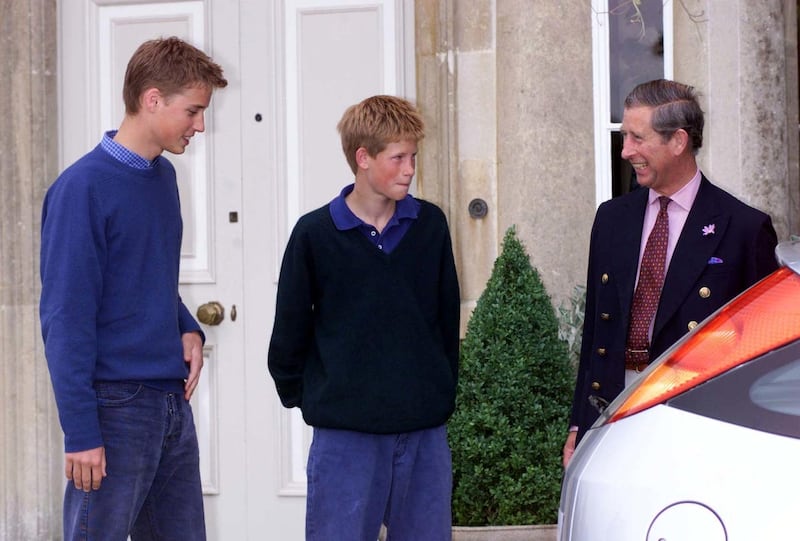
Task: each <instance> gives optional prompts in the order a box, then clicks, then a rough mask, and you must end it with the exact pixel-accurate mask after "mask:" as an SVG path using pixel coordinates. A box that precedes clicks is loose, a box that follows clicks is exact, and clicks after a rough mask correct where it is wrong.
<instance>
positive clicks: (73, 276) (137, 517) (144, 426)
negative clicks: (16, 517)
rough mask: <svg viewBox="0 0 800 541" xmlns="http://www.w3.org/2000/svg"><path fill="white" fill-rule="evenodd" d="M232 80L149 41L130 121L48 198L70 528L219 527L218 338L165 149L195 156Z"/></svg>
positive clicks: (147, 534) (70, 536) (47, 249)
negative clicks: (214, 357) (200, 397)
mask: <svg viewBox="0 0 800 541" xmlns="http://www.w3.org/2000/svg"><path fill="white" fill-rule="evenodd" d="M226 84H227V82H226V80H225V79H224V78H223V76H222V69H221V68H220V67H219V66H218V65H217V64H215V63H214V62H212V61H211V59H210V58H209V57H208V56H206V55H205V53H203V52H202V51H200V50H198V49H196V48H195V47H193V46H191V45H189V44H188V43H186V42H184V41H182V40H179V39H178V38H168V39H158V40H152V41H147V42H145V43H144V44H142V45H141V46H140V47H139V48H138V49H137V50H136V52H135V53H134V55H133V57H132V58H131V60H130V62H129V63H128V68H127V71H126V74H125V83H124V87H123V98H124V101H125V117H124V119H123V121H122V124H121V125H120V128H119V130H117V131H109V132H107V133H106V134H105V136H104V137H103V139H102V140H101V142H100V144H99V145H97V147H95V148H94V150H92V151H90V152H89V153H88V154H86V155H85V156H83V157H82V158H81V159H79V160H78V161H77V162H75V163H74V164H73V165H72V166H70V167H69V168H68V169H66V170H65V171H64V172H63V173H62V174H61V176H60V177H59V178H58V179H57V180H56V181H55V183H54V184H53V185H52V186H51V187H50V189H49V190H48V192H47V196H46V197H45V201H44V208H43V212H42V252H41V277H42V297H41V301H40V316H41V324H42V335H43V337H44V343H45V355H46V357H47V363H48V367H49V369H50V376H51V380H52V383H53V390H54V392H55V398H56V404H57V406H58V413H59V418H60V420H61V426H62V429H63V431H64V447H65V451H66V455H65V472H66V476H67V479H68V480H69V481H70V482H68V483H67V487H66V491H65V495H64V539H66V540H75V539H103V540H111V541H115V540H118V541H125V540H126V539H127V538H128V536H129V535H130V537H131V539H133V540H134V541H138V540H149V539H171V540H183V539H185V540H187V541H188V540H191V541H197V540H203V539H205V524H204V519H203V497H202V492H201V486H200V468H199V451H198V445H197V436H196V433H195V427H194V421H193V418H192V410H191V408H190V407H189V398H190V397H191V395H192V393H193V392H194V390H195V388H196V386H197V382H198V380H199V377H200V369H201V368H202V366H203V353H202V345H203V344H202V341H203V336H202V333H201V331H200V328H199V326H198V324H197V322H196V321H195V320H194V318H193V317H192V315H191V314H190V313H189V311H188V310H187V308H186V306H184V304H183V303H182V302H181V299H180V297H179V295H178V267H179V265H180V248H181V235H182V222H181V214H180V205H179V202H178V186H177V182H176V178H175V169H174V168H173V166H172V165H171V164H170V162H169V161H168V160H167V159H166V158H165V157H162V156H161V153H162V152H163V151H164V150H167V151H169V152H172V153H173V154H182V153H183V152H184V150H185V149H186V146H187V145H188V144H189V140H190V139H191V137H192V136H193V135H195V133H197V132H202V131H203V130H204V129H205V125H204V118H203V117H204V111H205V109H206V108H207V107H208V105H209V101H210V100H211V93H212V91H213V90H214V89H215V88H222V87H224V86H226ZM106 465H107V467H106Z"/></svg>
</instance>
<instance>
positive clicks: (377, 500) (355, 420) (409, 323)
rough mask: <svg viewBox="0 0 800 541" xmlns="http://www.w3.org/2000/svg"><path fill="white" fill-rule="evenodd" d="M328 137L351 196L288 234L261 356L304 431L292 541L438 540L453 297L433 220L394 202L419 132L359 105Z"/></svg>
mask: <svg viewBox="0 0 800 541" xmlns="http://www.w3.org/2000/svg"><path fill="white" fill-rule="evenodd" d="M338 129H339V133H340V135H341V139H342V148H343V150H344V153H345V157H346V158H347V162H348V164H349V165H350V168H351V169H352V170H353V173H354V174H355V183H354V184H351V185H349V186H347V187H345V188H344V189H343V190H342V192H341V194H340V195H339V196H338V197H336V198H335V199H334V200H333V201H331V203H330V204H328V205H325V206H324V207H322V208H320V209H317V210H315V211H313V212H310V213H308V214H306V215H305V216H303V217H302V218H300V220H299V221H298V222H297V224H296V226H295V228H294V231H293V232H292V235H291V237H290V239H289V243H288V246H287V247H286V252H285V254H284V258H283V264H282V267H281V273H280V280H279V283H278V295H277V307H276V313H275V325H274V327H273V332H272V339H271V342H270V347H269V370H270V373H271V375H272V377H273V378H274V380H275V385H276V387H277V390H278V394H279V396H280V399H281V402H282V403H283V405H284V406H286V407H289V408H291V407H299V408H301V410H302V412H303V418H304V419H305V421H306V422H307V423H308V424H309V425H311V426H312V427H314V436H313V441H312V444H311V449H310V451H309V457H308V465H307V477H308V498H307V508H306V539H307V540H308V541H330V540H335V539H359V540H364V541H372V540H374V539H376V538H377V536H378V533H379V530H380V526H381V523H384V524H385V525H386V527H387V533H388V539H391V540H394V541H404V540H406V541H429V540H430V541H445V540H447V541H449V540H450V537H451V520H450V493H451V485H452V473H451V462H450V449H449V447H448V444H447V434H446V429H445V422H446V421H447V419H448V418H449V417H450V414H451V413H452V412H453V408H454V403H455V390H456V380H457V376H458V339H459V337H458V333H459V303H460V298H459V297H460V296H459V289H458V280H457V277H456V268H455V264H454V260H453V253H452V246H451V242H450V233H449V229H448V227H447V222H446V220H445V217H444V214H443V213H442V211H441V210H440V209H439V208H438V207H437V206H435V205H433V204H431V203H428V202H426V201H423V200H420V199H416V198H414V197H412V196H411V195H409V193H408V190H409V185H410V184H411V180H412V177H413V176H414V170H415V161H416V154H417V142H418V141H419V140H420V139H422V137H423V135H424V132H423V129H424V128H423V123H422V119H421V117H420V115H419V113H418V111H416V109H415V108H414V107H413V106H412V105H411V104H410V103H408V102H407V101H406V100H403V99H400V98H396V97H393V96H373V97H371V98H367V99H366V100H364V101H362V102H361V103H359V104H357V105H354V106H352V107H350V108H349V109H347V111H346V112H345V113H344V116H343V117H342V119H341V121H340V122H339V125H338Z"/></svg>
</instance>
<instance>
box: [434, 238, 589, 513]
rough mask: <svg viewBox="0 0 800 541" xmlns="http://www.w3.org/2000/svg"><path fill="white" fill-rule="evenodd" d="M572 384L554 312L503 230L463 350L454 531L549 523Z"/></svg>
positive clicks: (452, 434) (453, 429)
mask: <svg viewBox="0 0 800 541" xmlns="http://www.w3.org/2000/svg"><path fill="white" fill-rule="evenodd" d="M572 385H573V376H572V369H571V367H570V363H569V360H568V353H567V346H566V344H565V343H564V342H562V341H561V340H559V338H558V321H557V319H556V316H555V311H554V309H553V305H552V304H551V301H550V298H549V296H548V295H547V292H546V291H545V289H544V286H543V285H542V282H541V279H540V278H539V274H538V272H537V271H536V270H535V269H534V268H533V267H532V266H531V263H530V259H529V258H528V255H527V253H526V252H525V249H524V247H523V246H522V244H521V243H520V241H519V240H518V239H517V236H516V231H515V228H514V227H511V228H509V230H508V231H507V232H506V235H505V238H504V240H503V247H502V253H501V254H500V256H499V257H498V258H497V260H496V261H495V264H494V268H493V270H492V274H491V277H490V278H489V282H488V283H487V286H486V289H485V290H484V292H483V294H482V295H481V297H480V299H478V303H477V305H476V307H475V310H474V312H473V313H472V317H471V318H470V320H469V323H468V325H467V333H466V336H465V338H464V341H463V343H462V345H461V367H460V375H459V383H458V394H457V402H456V411H455V413H454V414H453V417H452V419H451V420H450V422H449V423H448V433H449V439H450V445H451V448H452V453H453V520H454V523H455V524H456V525H460V526H484V525H503V524H553V523H555V522H556V520H557V513H558V500H559V494H560V490H561V475H562V467H561V449H562V447H563V445H564V440H565V438H566V427H567V423H568V421H569V409H570V403H571V399H572Z"/></svg>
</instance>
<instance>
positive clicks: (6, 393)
mask: <svg viewBox="0 0 800 541" xmlns="http://www.w3.org/2000/svg"><path fill="white" fill-rule="evenodd" d="M0 13H2V18H0V27H2V31H0V36H1V37H0V40H2V46H0V51H2V52H0V69H1V70H2V74H3V77H0V109H2V111H3V129H2V130H0V189H1V190H2V196H0V254H2V257H0V351H1V352H2V353H1V354H0V363H2V376H0V402H1V403H2V407H0V410H1V411H2V413H0V448H2V455H0V456H2V460H0V479H2V483H0V486H2V490H0V539H3V540H9V541H11V540H18V539H58V538H59V537H60V536H61V511H60V509H61V501H60V500H61V498H60V494H61V491H62V487H63V483H62V479H63V473H62V471H61V470H62V466H61V464H62V456H63V455H62V454H61V451H62V443H61V442H62V438H61V432H60V430H59V428H58V423H57V420H56V415H55V407H54V405H53V402H52V392H51V390H50V384H49V379H48V374H47V366H46V364H45V361H44V356H43V354H42V344H41V334H40V332H39V323H38V309H37V307H38V298H39V272H38V261H39V257H38V249H39V223H40V212H41V201H42V197H43V195H44V191H45V187H46V186H47V184H48V183H49V182H50V181H52V180H53V178H55V175H56V173H57V172H56V166H57V159H58V149H57V148H56V141H57V135H58V131H57V124H56V116H57V115H56V101H57V99H56V92H57V89H56V71H55V66H56V2H55V0H49V1H48V0H27V1H15V0H2V2H0Z"/></svg>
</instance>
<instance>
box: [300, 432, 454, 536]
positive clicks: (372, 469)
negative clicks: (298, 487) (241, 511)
mask: <svg viewBox="0 0 800 541" xmlns="http://www.w3.org/2000/svg"><path fill="white" fill-rule="evenodd" d="M307 470H308V497H307V500H306V541H375V540H376V539H377V538H378V534H379V532H380V526H381V523H384V524H385V525H386V531H387V541H450V539H451V537H452V533H451V531H452V529H451V518H450V516H451V513H450V494H451V491H452V484H453V474H452V466H451V462H450V447H449V446H448V444H447V431H446V429H445V427H444V426H440V427H436V428H431V429H427V430H419V431H416V432H410V433H406V434H389V435H383V434H365V433H361V432H350V431H347V430H333V429H324V428H315V429H314V439H313V440H312V442H311V449H310V450H309V455H308V466H307Z"/></svg>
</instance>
